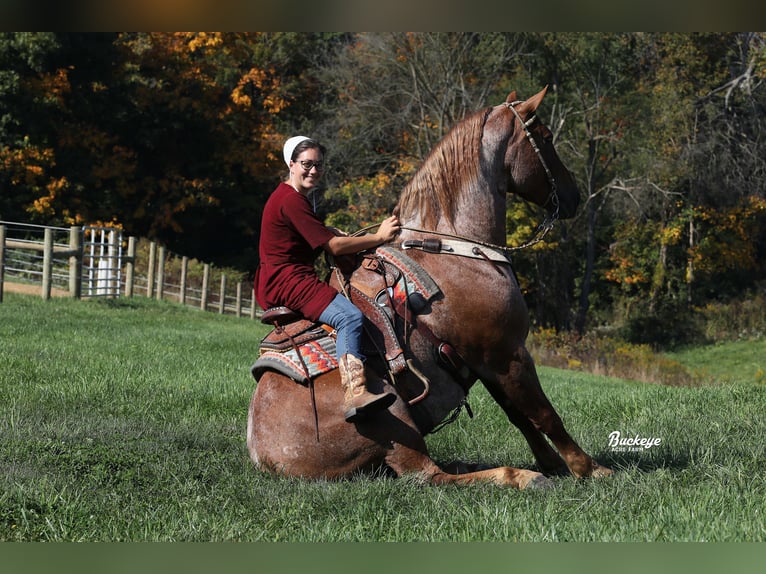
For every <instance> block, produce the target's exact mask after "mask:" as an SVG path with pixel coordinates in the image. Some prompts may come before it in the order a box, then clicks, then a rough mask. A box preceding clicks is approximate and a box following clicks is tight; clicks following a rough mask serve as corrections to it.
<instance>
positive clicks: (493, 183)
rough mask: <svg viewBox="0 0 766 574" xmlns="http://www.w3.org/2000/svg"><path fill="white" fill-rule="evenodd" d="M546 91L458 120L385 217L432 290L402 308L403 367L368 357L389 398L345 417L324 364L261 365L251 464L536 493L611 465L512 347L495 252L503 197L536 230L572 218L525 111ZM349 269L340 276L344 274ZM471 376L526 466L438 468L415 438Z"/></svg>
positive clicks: (510, 302) (571, 205) (516, 323)
mask: <svg viewBox="0 0 766 574" xmlns="http://www.w3.org/2000/svg"><path fill="white" fill-rule="evenodd" d="M546 91H547V87H546V88H544V89H543V90H541V91H540V92H539V93H537V94H536V95H535V96H533V97H531V98H529V99H527V100H524V101H518V100H517V99H516V92H515V91H513V92H511V93H510V94H508V97H507V98H506V100H505V102H503V103H501V104H499V105H494V106H490V107H487V108H485V109H482V110H479V111H476V112H473V113H470V114H468V115H467V116H466V117H465V118H464V119H462V120H461V121H459V122H458V123H456V124H455V125H454V126H453V127H452V128H451V129H450V130H449V132H448V133H447V134H446V135H445V136H444V137H443V138H442V139H441V140H440V141H439V142H438V143H437V144H436V145H435V146H434V148H433V149H432V150H431V151H430V152H429V153H428V155H427V156H426V158H425V159H424V161H423V163H422V164H421V166H420V167H419V168H418V170H417V171H416V173H415V174H414V176H413V177H412V178H411V179H410V180H409V181H408V182H407V184H406V185H405V187H404V188H403V190H402V192H401V195H400V197H399V201H398V204H397V206H396V208H395V209H394V212H395V213H397V214H398V216H399V219H400V222H401V224H402V231H401V233H400V236H399V237H398V238H397V239H396V240H395V245H394V246H393V247H394V248H396V249H401V248H403V246H407V247H409V248H408V249H407V254H408V256H409V257H410V258H411V259H412V260H414V261H416V262H417V264H418V265H419V266H420V267H421V268H422V269H424V270H425V271H426V272H427V274H428V275H429V276H430V277H431V278H432V279H433V281H434V282H435V284H436V285H438V289H439V295H438V297H436V298H434V299H433V300H431V301H428V302H427V303H426V304H425V305H424V306H423V308H422V309H420V310H418V312H417V315H416V316H414V314H413V321H416V322H417V325H418V326H419V327H422V328H418V329H414V328H413V329H411V330H410V332H409V333H408V334H407V337H406V344H405V345H404V349H403V350H404V356H405V357H406V362H407V365H408V367H409V368H407V369H405V370H404V371H403V372H401V373H400V374H398V375H397V376H396V377H395V379H396V380H392V378H393V377H391V376H390V373H388V374H387V373H386V372H385V368H379V367H378V369H377V370H375V366H374V365H373V364H372V363H373V361H371V360H370V359H368V366H367V371H368V384H369V386H370V389H371V390H372V391H373V392H379V391H381V390H383V389H386V390H388V391H390V392H393V393H396V395H397V399H396V402H395V403H394V404H393V405H392V406H390V407H389V408H388V409H386V410H382V411H380V412H377V413H373V414H369V415H368V416H366V417H365V418H364V419H362V420H359V421H356V422H354V423H348V422H346V421H345V420H344V417H343V413H342V412H341V404H342V402H343V390H342V388H341V384H340V376H339V374H338V371H337V369H336V370H334V371H330V372H328V373H325V374H322V375H320V376H318V377H316V379H315V380H314V381H313V384H312V385H304V384H298V383H297V382H296V381H295V380H292V379H290V378H288V377H286V376H285V375H283V374H281V373H278V372H266V373H264V374H263V375H262V376H261V377H260V379H259V380H258V382H257V385H256V388H255V391H254V392H253V395H252V399H251V401H250V406H249V411H248V417H247V418H248V420H247V448H248V452H249V455H250V458H251V460H252V462H253V464H254V466H255V467H256V468H257V469H260V470H262V471H266V472H271V473H275V474H281V475H286V476H293V477H303V478H306V479H324V480H334V479H344V478H352V477H354V476H358V475H359V474H362V473H367V474H368V473H374V472H381V471H383V472H389V473H390V472H391V471H392V472H393V473H394V474H395V475H396V476H413V477H415V479H416V480H421V481H423V482H424V483H428V484H445V483H457V484H470V483H475V482H477V481H482V482H485V481H486V482H491V483H496V484H499V485H507V486H510V487H514V488H518V489H523V488H529V487H550V486H551V485H552V484H553V482H552V481H551V479H550V477H554V476H563V475H570V476H571V475H573V476H575V477H578V478H583V477H602V476H608V475H610V474H611V473H612V471H611V470H610V469H609V468H607V467H605V466H602V465H600V464H599V463H598V462H597V461H596V460H595V459H594V458H592V457H591V456H590V455H588V454H587V453H586V452H585V451H584V450H583V449H582V448H580V446H579V445H578V444H577V443H576V442H575V440H574V439H573V438H572V437H571V436H570V435H569V433H568V432H567V430H566V429H565V428H564V424H563V423H562V420H561V418H560V416H559V415H558V414H557V412H556V410H555V409H554V407H553V405H552V404H551V402H550V401H549V400H548V398H547V397H546V395H545V393H544V391H543V389H542V387H541V385H540V381H539V379H538V375H537V372H536V369H535V364H534V361H533V359H532V357H531V356H530V353H529V352H528V350H527V348H526V347H525V342H526V338H527V335H528V331H529V315H528V309H527V306H526V303H525V301H524V299H523V296H522V293H521V291H520V289H519V285H518V283H517V280H516V277H515V274H514V271H513V269H512V267H511V264H510V259H509V257H507V253H506V252H505V251H504V249H505V248H504V246H505V243H506V230H505V219H506V201H507V195H508V194H516V195H518V196H520V197H521V198H523V199H525V200H527V201H529V202H532V203H534V204H536V205H538V206H541V207H542V208H543V210H544V211H545V212H546V213H547V214H548V215H547V218H546V221H549V225H550V222H552V221H555V220H556V219H558V218H561V219H565V218H571V217H573V216H574V215H575V212H576V210H577V206H578V203H579V197H580V195H579V191H578V188H577V185H576V183H575V180H574V178H573V176H572V174H571V173H570V172H569V171H568V170H567V168H566V167H565V166H564V165H563V163H562V161H561V160H560V158H559V157H558V154H557V152H556V150H555V148H554V145H553V138H552V133H551V131H550V130H549V129H548V128H547V127H546V126H545V125H544V124H543V123H542V121H541V120H540V119H539V118H538V116H537V115H536V111H537V109H538V106H539V105H540V103H541V102H542V100H543V98H544V96H545V93H546ZM445 244H446V245H445ZM361 273H363V270H362V269H361V268H359V267H357V268H356V269H355V270H354V271H352V272H351V274H350V282H351V283H352V284H353V282H354V280H355V278H356V277H357V275H359V274H361ZM440 343H441V344H443V345H445V346H446V348H448V349H449V350H450V353H449V355H450V356H449V357H448V359H450V360H446V361H445V360H444V356H443V353H441V351H443V349H442V348H441V344H440ZM437 345H439V347H440V348H439V349H438V351H439V352H437V349H436V346H437ZM450 361H451V362H452V364H450ZM456 363H457V364H456ZM456 367H460V368H456ZM461 373H462V374H461ZM478 381H480V382H481V383H482V384H483V385H484V386H485V388H486V389H487V390H488V391H489V394H490V395H491V397H492V398H493V399H494V401H495V402H496V403H497V404H498V405H499V406H500V407H501V408H502V409H503V411H504V412H505V414H506V415H507V417H508V419H509V421H510V422H511V423H512V424H513V425H515V426H516V427H517V428H518V429H519V430H520V431H521V433H522V435H523V436H524V438H525V439H526V441H527V443H528V445H529V447H530V449H531V450H532V453H533V454H534V457H535V459H536V463H537V469H536V470H531V469H524V468H514V467H511V466H500V467H488V466H487V465H483V464H470V465H469V464H467V463H456V464H454V465H453V464H452V463H450V464H443V465H441V466H440V465H439V464H437V463H436V462H435V461H434V460H433V459H432V458H431V457H430V455H429V453H428V448H427V446H426V442H425V436H427V435H428V434H429V433H431V432H433V431H434V429H436V428H437V427H438V426H439V425H440V423H443V422H444V421H445V419H446V418H448V417H449V415H450V414H451V413H455V412H457V411H458V409H459V408H460V406H461V405H464V403H465V400H466V395H467V393H468V390H469V389H470V387H471V386H472V385H473V384H475V383H476V382H478ZM424 389H425V390H424ZM413 397H417V398H413ZM554 447H555V448H554Z"/></svg>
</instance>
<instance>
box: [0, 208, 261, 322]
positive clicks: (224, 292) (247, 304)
mask: <svg viewBox="0 0 766 574" xmlns="http://www.w3.org/2000/svg"><path fill="white" fill-rule="evenodd" d="M137 243H138V239H137V238H136V237H128V238H127V239H125V238H123V236H122V233H121V232H120V230H116V229H112V228H100V227H90V226H87V227H79V226H73V227H69V228H61V227H45V226H39V225H30V224H22V223H12V222H5V221H0V303H1V302H2V301H3V291H4V290H5V285H4V283H5V282H8V283H10V281H9V280H11V279H12V280H13V282H14V283H25V284H28V285H29V284H31V285H36V284H38V283H39V284H40V295H41V296H42V297H43V299H50V298H51V295H52V292H53V289H54V288H55V289H59V290H60V291H64V292H67V293H68V294H69V296H70V297H74V298H84V297H121V296H124V297H133V296H134V295H138V294H139V293H142V294H143V295H145V296H146V297H149V298H156V299H157V300H163V299H164V300H171V301H177V302H179V303H181V304H183V305H187V306H193V307H197V308H199V309H202V310H204V311H217V312H218V313H220V314H232V315H236V316H237V317H250V318H251V319H255V318H256V317H257V316H259V315H260V309H259V308H258V305H257V303H256V302H255V297H254V293H253V289H252V285H250V284H249V283H245V282H243V281H236V282H234V283H233V285H231V284H230V281H229V279H230V278H229V277H227V275H226V274H225V273H222V274H220V282H219V289H218V290H217V291H216V290H215V289H214V288H213V286H211V282H212V275H213V272H212V268H211V266H210V264H207V263H205V264H204V265H203V273H202V275H203V276H202V284H201V286H199V287H196V286H194V285H192V282H191V281H189V280H188V270H189V264H190V261H189V258H188V257H185V256H183V257H180V256H177V255H175V254H172V253H169V252H168V251H167V249H166V248H165V247H164V246H162V245H158V244H157V243H156V242H151V243H149V249H148V261H147V262H146V263H145V269H140V270H139V269H137V268H136V267H137V264H138V263H139V258H138V257H137V255H136V253H137ZM171 258H172V259H177V260H179V262H180V273H179V274H178V275H179V277H175V276H172V275H170V274H168V273H166V267H167V263H168V260H169V259H171ZM232 291H234V294H232V293H231V292H232Z"/></svg>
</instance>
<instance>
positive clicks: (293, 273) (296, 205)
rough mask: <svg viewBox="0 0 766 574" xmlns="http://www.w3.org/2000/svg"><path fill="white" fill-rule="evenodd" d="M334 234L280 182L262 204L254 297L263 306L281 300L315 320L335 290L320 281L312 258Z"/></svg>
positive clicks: (301, 197)
mask: <svg viewBox="0 0 766 574" xmlns="http://www.w3.org/2000/svg"><path fill="white" fill-rule="evenodd" d="M334 236H335V234H334V233H333V232H332V231H331V230H330V229H328V228H327V227H326V226H325V225H324V223H322V222H321V221H320V220H319V218H318V217H317V216H316V215H315V214H314V211H313V210H312V209H311V204H310V203H309V200H308V198H307V197H305V196H304V195H302V194H300V193H298V192H297V191H295V189H293V187H292V186H290V185H288V184H287V183H280V184H279V186H278V187H277V188H276V189H275V190H274V192H273V193H272V194H271V196H270V197H269V199H268V201H267V202H266V206H265V207H264V209H263V219H262V220H261V237H260V244H259V250H258V252H259V256H260V263H259V265H258V269H257V270H256V272H255V297H256V299H257V301H258V304H259V305H260V306H261V307H262V308H263V309H268V308H269V307H277V306H280V305H284V306H286V307H289V308H290V309H292V310H293V311H298V312H299V313H301V314H302V315H303V316H304V317H306V318H307V319H311V320H312V321H316V320H318V319H319V316H320V315H321V314H322V311H324V310H325V309H326V308H327V306H328V305H329V304H330V302H331V301H332V300H333V299H334V298H335V296H336V295H337V294H338V292H337V291H336V290H335V289H333V288H332V287H330V286H329V285H328V284H327V283H325V282H323V281H321V280H320V279H319V277H318V276H317V273H316V270H315V269H314V260H315V259H316V257H317V255H318V254H319V253H320V250H321V248H322V246H323V245H325V244H326V243H327V242H328V241H329V240H330V239H332V238H333V237H334Z"/></svg>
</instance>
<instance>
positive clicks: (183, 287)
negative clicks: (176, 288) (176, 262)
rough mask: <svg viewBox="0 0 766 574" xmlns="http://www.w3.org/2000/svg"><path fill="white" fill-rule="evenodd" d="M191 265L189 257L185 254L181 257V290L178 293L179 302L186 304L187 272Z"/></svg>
mask: <svg viewBox="0 0 766 574" xmlns="http://www.w3.org/2000/svg"><path fill="white" fill-rule="evenodd" d="M188 267H189V258H188V257H187V256H186V255H184V256H183V257H181V292H180V293H179V294H178V302H179V303H181V305H185V304H186V272H187V269H188Z"/></svg>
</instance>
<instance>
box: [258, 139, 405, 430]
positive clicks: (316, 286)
mask: <svg viewBox="0 0 766 574" xmlns="http://www.w3.org/2000/svg"><path fill="white" fill-rule="evenodd" d="M283 155H284V159H285V163H286V164H287V166H288V168H289V169H290V173H289V176H288V179H287V181H285V182H282V183H280V184H279V185H278V186H277V188H276V189H275V190H274V192H272V194H271V196H270V197H269V199H268V201H267V202H266V205H265V207H264V209H263V218H262V221H261V235H260V244H259V256H260V263H259V265H258V269H257V270H256V273H255V295H256V298H257V300H258V304H259V305H260V306H261V307H262V308H263V309H268V308H270V307H277V306H285V307H288V308H290V309H292V310H293V311H297V312H299V313H300V314H302V315H303V316H304V317H306V318H307V319H311V320H312V321H320V322H322V323H325V324H328V325H330V326H331V327H333V328H334V329H335V330H336V332H337V341H336V346H337V355H338V357H337V358H338V366H339V369H340V375H341V382H342V384H343V387H344V390H345V393H344V403H343V412H344V416H345V418H346V420H347V421H349V422H352V421H354V420H356V418H357V416H358V415H363V414H364V413H367V412H371V411H375V410H379V409H385V408H388V407H389V406H390V405H391V404H393V402H394V401H395V400H396V395H395V394H393V393H390V392H386V393H383V394H373V393H370V392H369V391H368V390H367V379H366V376H365V372H364V361H365V356H364V354H363V353H362V351H361V339H362V326H363V320H364V315H363V314H362V312H361V311H360V310H359V309H358V308H357V307H356V306H355V305H354V304H353V303H351V301H349V300H348V299H346V298H345V297H344V296H343V295H341V294H340V293H338V292H337V291H336V290H335V289H333V288H332V287H330V286H329V285H328V284H327V283H326V282H323V281H321V280H320V279H319V276H318V275H317V272H316V270H315V268H314V260H315V258H316V256H317V255H318V253H319V251H320V249H322V250H324V251H326V252H327V253H329V254H331V255H333V256H339V255H349V254H353V253H357V252H359V251H364V250H366V249H372V248H374V247H377V246H378V245H381V244H382V243H385V242H387V241H391V240H392V239H394V237H396V235H397V233H399V229H400V226H399V220H398V219H397V217H396V216H395V215H393V216H391V217H388V218H387V219H385V220H384V221H383V222H382V223H381V224H380V226H379V227H378V231H377V233H375V234H365V235H361V236H358V237H351V236H348V235H345V234H342V233H341V232H339V231H337V230H334V229H331V228H329V227H326V226H325V225H324V224H323V223H322V222H321V221H320V219H319V218H318V217H317V216H316V214H315V213H314V211H313V210H312V208H311V203H310V202H309V200H308V194H309V193H310V192H311V191H312V190H313V189H314V188H315V187H317V185H318V184H319V180H320V178H321V177H322V174H323V172H324V169H325V164H324V155H325V148H324V146H323V145H321V144H320V143H319V142H318V141H316V140H313V139H310V138H307V137H305V136H295V137H292V138H290V139H288V140H287V142H285V145H284V148H283Z"/></svg>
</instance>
